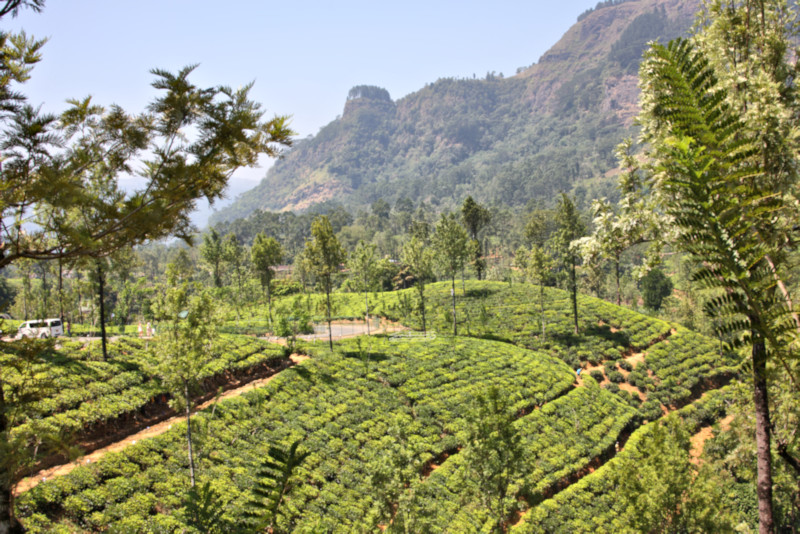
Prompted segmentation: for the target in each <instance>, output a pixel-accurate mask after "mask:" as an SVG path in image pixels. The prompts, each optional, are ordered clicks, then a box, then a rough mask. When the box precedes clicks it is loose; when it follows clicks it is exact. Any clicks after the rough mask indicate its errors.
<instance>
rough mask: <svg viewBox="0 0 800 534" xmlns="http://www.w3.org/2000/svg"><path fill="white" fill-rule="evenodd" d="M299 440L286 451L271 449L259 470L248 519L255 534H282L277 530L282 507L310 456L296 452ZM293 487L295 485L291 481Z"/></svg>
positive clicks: (307, 453) (300, 441)
mask: <svg viewBox="0 0 800 534" xmlns="http://www.w3.org/2000/svg"><path fill="white" fill-rule="evenodd" d="M301 443H302V440H297V441H295V442H294V443H292V444H291V445H290V446H289V449H288V450H284V449H282V448H280V447H274V446H273V447H270V448H269V451H268V453H267V456H266V458H265V459H264V460H263V461H262V462H261V465H260V468H259V470H258V474H257V475H256V476H257V477H258V481H257V482H256V485H255V487H254V488H253V495H254V499H253V500H251V501H250V503H249V508H250V510H249V513H248V516H249V518H250V519H251V520H252V526H253V531H255V532H263V531H265V530H266V531H267V532H276V533H277V532H282V530H280V529H276V524H277V523H278V514H280V513H281V512H282V510H281V505H282V504H283V502H284V499H285V498H286V495H287V494H288V493H289V491H291V490H292V487H293V486H294V484H292V482H293V480H292V476H293V475H294V473H295V470H296V469H297V468H298V466H300V465H301V464H302V463H303V462H304V461H305V459H306V458H308V456H309V455H310V454H311V453H310V452H298V450H297V449H298V447H299V446H300V444H301ZM294 482H295V483H296V481H294Z"/></svg>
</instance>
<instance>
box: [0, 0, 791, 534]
mask: <svg viewBox="0 0 800 534" xmlns="http://www.w3.org/2000/svg"><path fill="white" fill-rule="evenodd" d="M622 3H623V2H617V1H613V2H612V1H608V2H601V3H599V4H598V6H597V8H595V10H592V11H590V12H587V13H584V14H583V15H581V19H584V20H591V17H592V16H593V13H594V12H595V11H604V10H609V9H613V8H614V7H615V6H617V5H620V4H622ZM23 9H25V10H33V11H37V12H38V11H41V10H42V9H45V2H44V0H8V1H6V2H5V3H3V2H0V19H2V18H3V17H12V16H14V15H15V14H16V13H17V12H18V11H19V10H23ZM797 16H798V15H797V12H796V11H795V10H794V7H793V5H788V4H787V3H786V2H784V1H782V0H762V1H751V0H741V1H739V0H736V1H732V0H706V1H704V2H703V3H702V7H701V10H700V12H699V13H698V24H697V25H696V26H695V28H694V29H693V30H692V33H691V35H689V36H686V37H678V38H675V39H673V40H671V41H669V42H665V43H658V42H650V43H649V44H647V45H646V46H645V47H644V48H643V49H642V48H639V47H640V44H637V45H636V46H635V47H633V48H627V47H624V46H619V47H615V48H612V54H614V55H615V57H616V58H617V61H618V67H619V68H622V69H632V71H631V72H635V73H636V75H637V76H638V78H639V84H640V87H641V97H640V110H639V112H638V116H637V124H638V130H637V132H636V137H628V138H623V137H622V133H623V132H621V131H618V130H614V131H615V134H616V135H618V136H619V138H618V139H617V141H618V143H616V144H615V146H614V147H612V148H610V149H609V150H610V153H609V154H607V155H603V156H602V157H604V158H606V157H607V158H608V159H610V160H613V161H614V165H615V166H616V168H615V170H614V172H613V173H610V174H606V173H604V174H603V177H602V180H601V181H602V183H604V184H605V185H603V186H597V187H594V188H590V187H585V186H577V187H568V188H565V187H562V186H563V184H561V185H562V186H560V185H559V183H558V182H555V181H554V182H553V184H552V188H548V189H546V190H542V191H541V192H538V193H537V192H534V193H531V195H530V200H527V201H525V202H521V201H518V202H505V201H504V200H503V198H500V197H494V198H493V200H491V201H487V200H486V198H487V197H480V196H478V195H476V197H475V198H474V197H473V195H471V194H464V195H462V196H460V197H458V199H457V200H455V199H454V198H450V199H449V200H448V201H447V202H441V203H433V202H429V201H427V200H426V199H422V198H418V197H417V196H415V195H413V194H411V193H408V192H406V191H404V190H393V191H388V192H386V194H385V195H381V196H377V197H376V198H375V199H372V198H371V197H370V200H369V202H367V203H365V204H359V203H352V202H348V201H344V202H340V201H337V200H335V199H334V200H329V201H327V202H323V203H321V204H318V205H315V206H313V207H310V208H309V209H307V210H302V211H301V210H298V211H272V210H269V209H266V208H260V209H256V210H255V211H253V212H252V213H250V214H249V215H248V216H246V217H241V218H236V219H230V220H224V221H223V220H221V221H219V222H217V223H215V224H213V225H211V226H210V227H209V228H206V229H203V230H202V231H199V230H197V229H196V228H194V227H192V225H191V224H190V222H189V215H190V214H191V212H192V211H193V210H194V208H195V206H196V203H197V202H198V201H199V200H200V199H203V198H205V199H215V198H219V197H220V195H222V191H223V190H224V185H225V183H226V182H227V181H228V180H229V179H230V176H231V174H232V173H233V172H235V171H236V170H237V169H240V168H242V167H247V166H252V165H254V164H255V162H256V161H257V159H258V157H259V156H262V155H265V156H268V157H280V156H281V155H282V154H284V153H286V152H287V151H288V150H290V148H291V147H292V145H293V144H295V142H294V140H293V135H294V132H292V131H291V128H290V127H289V123H288V117H284V116H274V117H272V118H267V117H266V116H265V113H264V111H263V109H262V107H261V105H260V104H259V103H257V102H254V101H252V100H251V99H250V97H249V91H250V86H249V85H246V86H242V87H240V88H239V89H237V90H232V89H230V88H227V87H225V86H214V87H202V86H198V85H195V82H194V81H193V80H194V78H195V74H194V67H186V68H184V69H182V70H180V71H178V72H169V71H165V70H153V71H152V73H151V74H152V77H153V79H154V81H153V82H152V86H153V88H154V89H155V90H156V91H157V93H156V94H157V96H156V97H155V98H154V99H153V100H152V102H151V104H150V105H149V106H148V108H147V111H145V112H143V113H141V114H135V113H128V112H125V111H124V110H122V109H121V108H119V107H117V106H111V107H103V106H100V105H98V104H96V103H93V102H92V100H91V99H90V98H87V99H83V100H74V101H70V103H69V107H68V108H67V110H66V111H65V112H64V113H63V114H62V115H60V116H55V115H47V114H45V113H44V112H42V111H41V109H37V108H34V107H32V106H31V105H30V104H29V103H28V102H27V100H26V97H25V95H24V92H23V90H24V87H25V86H24V83H25V82H26V81H27V80H28V78H29V77H30V76H32V75H33V72H34V71H33V67H34V66H35V64H36V63H37V62H38V61H39V60H40V58H41V53H42V52H41V48H42V45H43V41H40V40H37V39H35V38H32V37H29V36H27V35H24V34H15V33H2V32H0V51H1V53H2V57H3V58H4V61H2V62H0V72H1V73H2V76H0V84H2V85H1V86H2V88H3V91H0V100H2V102H1V103H2V106H0V109H1V110H2V112H1V113H2V114H0V121H2V122H3V125H4V128H5V129H4V130H3V133H2V134H0V137H2V139H3V143H2V144H0V153H1V155H2V163H3V165H2V171H0V172H2V176H3V182H2V188H0V207H2V210H3V217H2V219H0V221H1V223H0V238H1V239H2V242H1V243H0V245H2V246H0V311H2V315H1V316H0V329H2V334H3V337H2V341H0V435H1V436H2V439H0V534H5V533H18V532H34V533H35V532H43V533H44V532H63V533H67V532H190V533H195V532H197V533H227V532H243V533H244V532H270V533H281V532H308V533H311V532H314V533H316V532H342V533H345V532H347V533H349V532H398V533H410V532H414V533H438V532H452V533H472V532H475V533H495V532H497V533H503V532H510V533H519V534H523V533H561V532H586V533H589V532H593V533H594V532H601V533H602V532H607V533H612V532H613V533H617V532H625V533H652V532H670V533H695V532H730V533H734V532H759V533H778V532H781V533H782V532H786V533H791V532H798V531H800V437H798V432H797V430H798V428H800V389H799V388H800V385H798V384H799V382H798V378H799V375H800V360H799V359H798V356H797V352H795V351H796V350H797V341H798V335H800V319H799V318H798V315H797V310H796V307H795V305H794V302H795V298H796V297H795V295H796V293H797V290H798V287H800V279H798V271H797V260H798V259H800V257H799V256H798V252H797V250H796V248H795V246H794V244H795V243H796V242H797V238H798V236H797V233H798V227H797V224H796V221H797V220H798V218H800V213H798V209H799V208H798V206H800V203H798V198H797V192H798V179H799V177H798V174H797V169H798V168H800V166H798V165H797V162H798V158H800V144H799V143H798V139H800V137H799V136H798V135H797V125H796V120H795V118H796V117H797V114H798V112H800V100H798V95H797V91H796V87H795V82H794V80H795V79H796V74H797V73H796V72H795V71H796V69H797V68H798V66H797V63H796V57H797V56H796V55H795V52H794V48H793V47H794V43H796V42H797V40H796V39H797V28H798V27H799V26H798V25H797ZM753 21H756V22H757V23H756V24H754V23H753ZM669 24H670V23H669V21H668V20H667V18H666V16H665V15H664V13H663V12H660V11H654V12H653V13H652V14H648V15H647V16H640V17H639V18H637V19H636V21H635V24H632V25H630V26H629V30H630V31H629V33H628V34H625V35H623V37H624V39H623V41H630V42H636V43H640V42H641V41H642V40H643V39H644V38H645V37H646V36H647V35H648V34H649V33H650V32H651V31H655V32H663V31H668V30H669V28H667V27H668V26H669ZM654 28H655V29H654ZM669 31H671V30H669ZM620 42H621V41H620ZM723 43H724V46H723V45H722V44H723ZM642 51H643V57H642V58H641V61H640V62H639V60H638V59H636V56H637V55H638V54H639V53H640V52H642ZM743 80H744V82H743ZM494 82H496V80H495V81H491V80H487V81H486V82H485V83H486V84H487V85H486V87H490V84H491V83H494ZM443 83H444V82H437V85H440V84H443ZM481 83H484V82H481ZM447 84H448V85H449V86H450V89H449V90H452V91H457V90H459V89H458V88H459V86H460V85H463V86H464V87H467V86H468V85H469V86H470V87H471V85H470V84H462V82H461V81H458V80H451V81H448V82H447ZM576 88H577V86H576ZM569 95H570V93H569V92H568V88H565V92H564V93H562V95H561V98H571V97H570V96H569ZM378 104H379V105H380V106H382V108H381V113H393V112H394V108H395V103H394V102H393V101H392V100H391V98H390V96H389V94H388V92H387V91H385V90H383V89H380V88H376V87H373V86H357V87H355V88H354V89H353V90H352V91H351V92H350V94H349V96H348V104H347V105H348V106H350V109H349V111H348V113H351V114H356V113H366V114H369V113H374V112H375V106H376V105H378ZM585 104H586V106H587V109H591V107H592V106H593V105H594V104H592V103H585ZM439 112H440V113H442V114H446V113H447V110H446V109H442V110H440V111H439ZM467 115H470V116H472V117H473V118H474V120H476V121H479V120H480V114H476V113H472V112H469V113H467ZM373 118H374V117H373ZM363 120H367V119H366V118H364V119H363ZM375 121H377V122H376V123H375V124H378V123H379V122H380V118H379V117H378V118H375ZM373 126H374V124H373ZM476 132H483V134H481V135H490V130H487V129H485V128H484V127H483V126H480V125H478V124H477V123H474V124H466V125H464V126H463V128H462V129H460V130H458V131H454V132H451V133H452V135H454V136H460V137H461V138H462V141H463V143H465V144H469V143H471V142H474V143H478V144H479V143H481V142H482V141H481V138H480V136H478V135H477V133H476ZM320 135H322V136H324V135H326V134H325V133H324V130H323V132H321V134H320ZM372 141H374V142H378V143H380V139H372ZM362 148H363V150H364V151H365V152H369V153H370V154H372V156H374V157H377V158H379V159H380V156H379V155H377V156H376V155H375V154H376V152H375V151H373V150H372V149H371V148H370V147H369V146H366V145H364V146H363V147H362ZM562 149H563V150H564V154H567V153H568V152H569V151H570V150H574V148H573V147H569V146H566V147H563V148H562ZM506 155H507V156H508V154H506ZM353 157H354V158H356V159H355V160H354V161H357V160H358V158H361V155H358V154H353ZM540 157H541V158H542V162H543V165H544V166H539V165H538V164H537V165H534V167H535V168H536V169H538V172H540V173H542V175H545V174H548V173H550V172H551V169H549V168H548V167H547V166H546V165H548V164H549V165H556V166H558V165H568V166H570V165H576V170H575V172H582V171H580V170H579V169H580V165H579V164H578V163H577V162H575V161H574V158H572V159H570V158H569V157H566V156H565V159H564V160H563V161H562V160H559V159H558V158H556V159H555V160H552V159H551V158H548V156H547V155H541V156H540ZM512 159H514V158H512ZM374 163H375V165H385V164H388V162H385V161H384V162H381V161H376V162H374ZM512 164H517V165H519V166H520V169H522V168H523V167H526V166H528V165H532V164H531V162H530V161H529V160H515V161H514V163H512ZM342 165H343V167H341V169H340V172H341V173H343V175H347V176H348V177H349V178H350V179H353V180H357V179H359V178H358V176H357V175H356V174H353V173H352V172H351V170H350V169H349V168H348V167H347V164H345V163H344V162H342ZM131 168H140V169H142V171H141V174H142V178H143V179H144V180H145V181H146V186H145V187H144V188H143V189H140V190H135V191H128V190H125V189H123V188H121V187H120V182H119V181H120V178H121V177H122V176H125V175H126V174H127V173H128V172H130V169H131ZM463 170H464V169H461V168H460V164H458V163H454V164H453V165H452V166H450V167H448V171H447V172H448V173H451V174H448V176H452V177H453V179H454V180H456V181H458V180H461V179H462V178H463V180H467V179H468V178H466V177H462V178H459V176H461V174H460V173H461V172H462V171H463ZM529 170H530V169H529ZM519 176H527V177H528V178H530V177H531V176H533V174H532V172H528V171H522V172H521V173H520V175H519ZM521 180H523V179H522V178H521ZM523 182H524V180H523ZM532 182H535V184H533V183H527V182H525V184H526V185H528V186H530V187H533V188H535V187H540V186H541V183H540V181H535V180H533V181H532ZM496 183H497V184H498V186H500V185H502V186H504V187H508V188H509V195H511V196H514V194H515V193H514V191H516V190H517V188H518V187H521V186H522V184H516V182H514V180H513V179H511V178H509V177H503V176H499V177H497V179H496ZM598 183H600V182H598ZM536 184H539V185H536ZM456 190H457V189H456ZM599 191H602V192H603V193H604V194H602V195H600V194H598V192H599ZM365 198H366V197H365ZM51 318H57V319H58V321H57V323H58V326H57V328H56V330H53V329H51V327H47V328H43V327H41V328H40V327H38V326H37V327H35V328H39V330H35V331H34V332H33V333H31V331H30V330H23V329H22V328H20V327H21V325H22V324H23V323H24V322H25V321H30V320H38V321H41V320H44V319H51ZM59 329H62V330H63V332H61V330H59ZM23 334H25V335H23Z"/></svg>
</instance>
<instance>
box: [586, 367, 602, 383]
mask: <svg viewBox="0 0 800 534" xmlns="http://www.w3.org/2000/svg"><path fill="white" fill-rule="evenodd" d="M589 374H590V375H591V376H592V378H594V379H595V380H597V381H598V382H602V381H603V380H604V379H605V376H604V375H603V371H601V370H600V369H595V370H594V371H592V372H591V373H589Z"/></svg>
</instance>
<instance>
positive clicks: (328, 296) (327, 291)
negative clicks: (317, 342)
mask: <svg viewBox="0 0 800 534" xmlns="http://www.w3.org/2000/svg"><path fill="white" fill-rule="evenodd" d="M325 298H326V300H327V303H328V345H329V346H330V348H331V352H333V329H332V328H331V282H330V280H328V283H326V284H325Z"/></svg>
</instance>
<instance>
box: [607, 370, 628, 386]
mask: <svg viewBox="0 0 800 534" xmlns="http://www.w3.org/2000/svg"><path fill="white" fill-rule="evenodd" d="M608 379H609V380H610V381H612V382H614V383H615V384H621V383H622V382H624V381H625V377H624V376H622V373H620V372H619V371H611V372H610V373H608Z"/></svg>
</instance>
